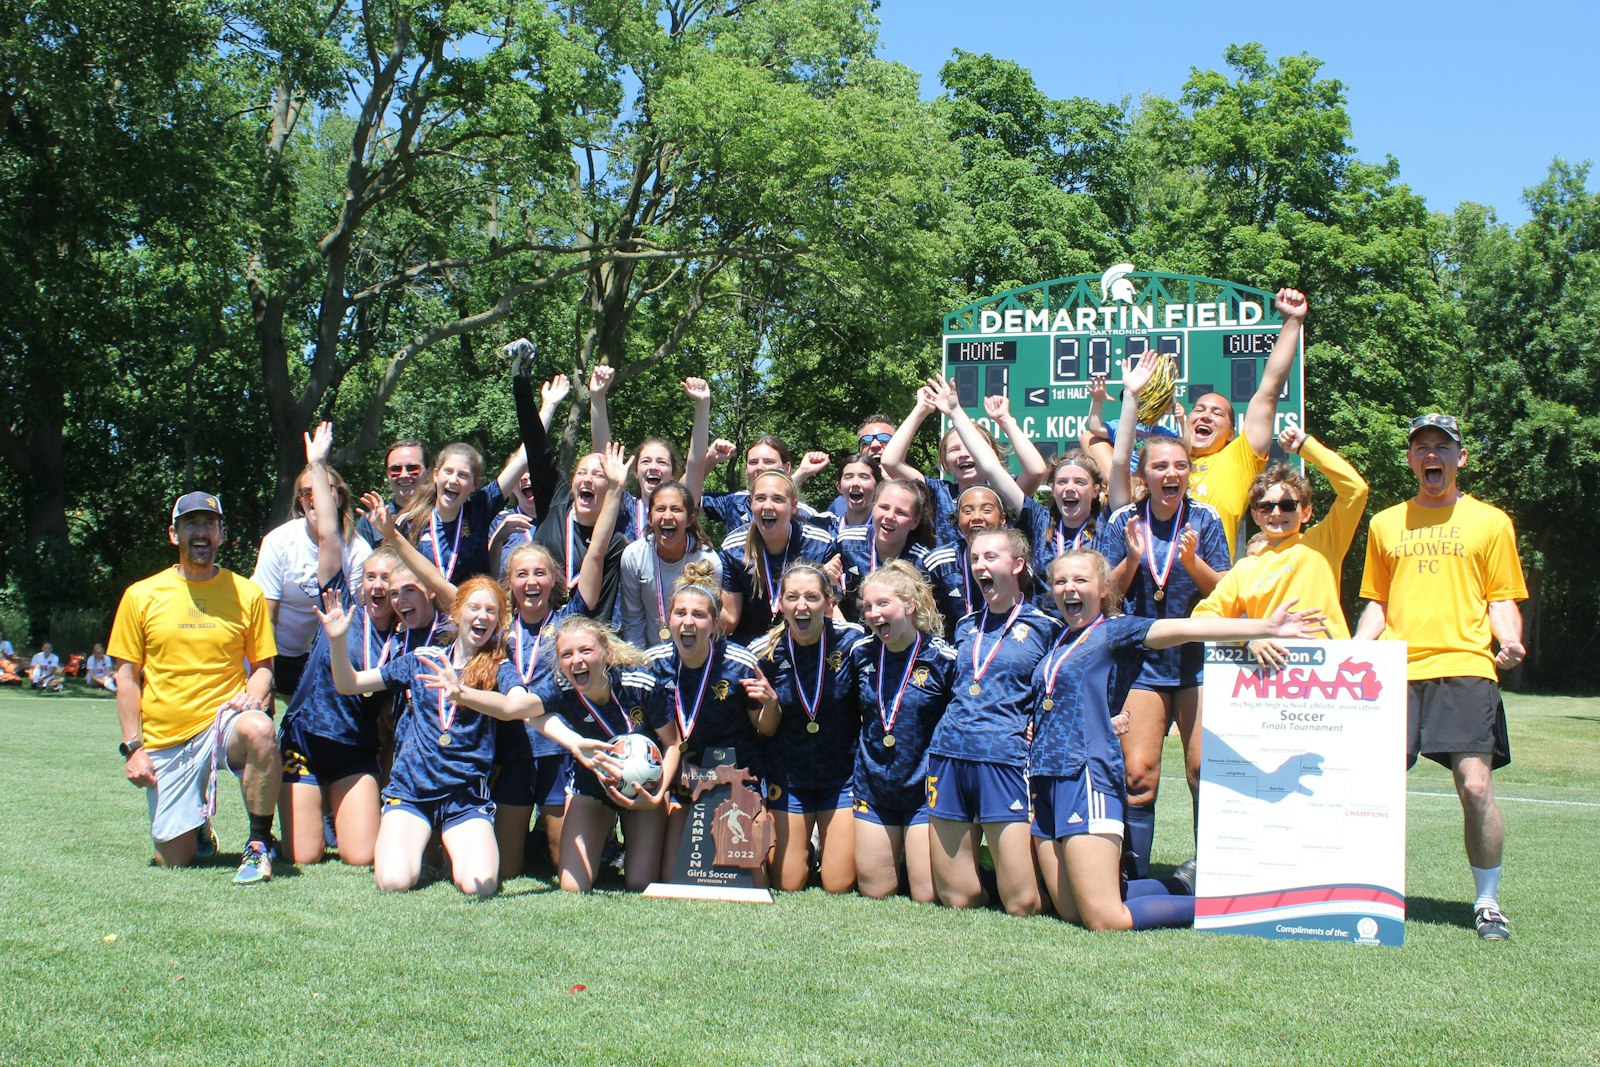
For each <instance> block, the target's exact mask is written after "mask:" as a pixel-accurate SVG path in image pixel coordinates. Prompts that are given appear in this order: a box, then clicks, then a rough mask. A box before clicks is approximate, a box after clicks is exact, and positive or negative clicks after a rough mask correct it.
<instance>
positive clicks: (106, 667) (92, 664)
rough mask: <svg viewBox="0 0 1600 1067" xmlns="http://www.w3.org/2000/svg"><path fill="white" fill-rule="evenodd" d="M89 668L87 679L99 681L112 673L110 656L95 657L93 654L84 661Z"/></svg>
mask: <svg viewBox="0 0 1600 1067" xmlns="http://www.w3.org/2000/svg"><path fill="white" fill-rule="evenodd" d="M84 663H85V665H87V666H88V668H89V677H91V678H94V679H96V680H99V679H101V678H104V677H105V676H106V675H108V674H110V673H111V671H112V665H111V657H110V656H96V655H94V654H93V653H91V654H90V655H89V658H88V659H87V660H85V661H84Z"/></svg>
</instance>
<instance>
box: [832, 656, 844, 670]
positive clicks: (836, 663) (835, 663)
mask: <svg viewBox="0 0 1600 1067" xmlns="http://www.w3.org/2000/svg"><path fill="white" fill-rule="evenodd" d="M843 666H844V653H843V652H835V653H834V654H833V655H831V656H829V657H828V669H829V670H830V671H837V670H838V669H839V668H840V667H843Z"/></svg>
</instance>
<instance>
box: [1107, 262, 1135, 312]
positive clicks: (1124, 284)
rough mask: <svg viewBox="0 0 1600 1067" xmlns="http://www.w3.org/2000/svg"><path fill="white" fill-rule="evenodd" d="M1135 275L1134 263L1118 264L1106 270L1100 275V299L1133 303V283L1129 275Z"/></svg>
mask: <svg viewBox="0 0 1600 1067" xmlns="http://www.w3.org/2000/svg"><path fill="white" fill-rule="evenodd" d="M1131 273H1133V264H1132V263H1118V264H1116V265H1115V266H1112V267H1108V268H1106V272H1105V273H1104V274H1102V275H1100V299H1101V300H1102V301H1105V300H1119V301H1121V302H1122V303H1124V304H1131V303H1133V283H1132V282H1130V281H1129V280H1128V278H1127V275H1129V274H1131Z"/></svg>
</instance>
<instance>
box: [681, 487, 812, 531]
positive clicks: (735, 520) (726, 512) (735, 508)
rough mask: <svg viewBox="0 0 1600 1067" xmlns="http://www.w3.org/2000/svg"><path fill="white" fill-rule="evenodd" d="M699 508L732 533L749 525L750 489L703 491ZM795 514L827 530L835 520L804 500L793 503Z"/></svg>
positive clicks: (803, 520)
mask: <svg viewBox="0 0 1600 1067" xmlns="http://www.w3.org/2000/svg"><path fill="white" fill-rule="evenodd" d="M700 510H702V511H704V512H705V513H706V514H707V515H710V516H711V517H712V518H714V519H716V520H717V521H718V522H720V523H722V528H723V529H724V530H726V531H727V532H728V533H729V534H732V533H733V532H734V531H736V530H738V529H739V528H740V527H743V526H748V525H750V490H748V489H735V490H733V491H731V492H726V493H703V494H701V497H700ZM795 515H796V516H797V517H799V519H800V520H801V521H802V522H806V523H810V524H811V525H813V526H817V527H819V528H821V529H823V530H828V531H829V532H831V531H832V530H833V529H834V524H835V523H836V522H837V518H836V517H835V516H834V514H833V513H832V512H828V511H820V512H819V511H818V510H817V509H816V508H814V507H812V506H811V505H810V504H807V503H806V502H805V501H804V500H802V501H800V502H799V503H797V504H796V505H795Z"/></svg>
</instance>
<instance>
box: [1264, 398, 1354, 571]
mask: <svg viewBox="0 0 1600 1067" xmlns="http://www.w3.org/2000/svg"><path fill="white" fill-rule="evenodd" d="M1278 444H1280V445H1282V446H1283V450H1284V451H1285V452H1290V453H1298V454H1299V455H1300V456H1301V457H1302V458H1303V459H1305V461H1306V462H1308V463H1310V464H1311V465H1312V466H1314V467H1316V468H1317V470H1319V471H1321V472H1322V473H1323V474H1324V475H1326V476H1327V478H1328V482H1329V484H1331V485H1332V486H1333V503H1332V504H1331V505H1330V506H1329V507H1328V510H1327V512H1326V513H1324V515H1323V517H1322V520H1321V521H1320V522H1319V523H1317V525H1316V527H1314V529H1316V530H1318V531H1322V530H1326V531H1327V532H1326V534H1321V535H1320V536H1325V537H1327V538H1328V542H1329V543H1330V544H1331V545H1332V546H1333V547H1334V549H1335V550H1336V555H1337V556H1338V557H1340V558H1343V556H1344V554H1345V553H1346V552H1348V551H1349V550H1350V542H1351V541H1353V540H1355V536H1356V527H1357V526H1358V525H1359V524H1360V522H1361V513H1362V512H1363V511H1365V510H1366V509H1367V480H1366V479H1365V478H1363V477H1361V472H1360V471H1358V470H1356V469H1355V468H1354V467H1352V466H1351V465H1350V463H1349V461H1347V460H1346V459H1345V458H1344V457H1343V456H1341V455H1339V453H1337V452H1335V451H1334V450H1333V449H1331V448H1329V447H1328V446H1327V445H1325V444H1323V443H1322V442H1321V441H1318V440H1317V439H1316V438H1315V437H1312V436H1311V435H1310V434H1308V433H1306V432H1305V431H1304V430H1302V429H1301V428H1300V427H1298V426H1285V427H1284V428H1283V432H1282V433H1281V434H1279V435H1278Z"/></svg>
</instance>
